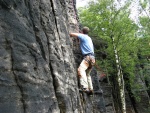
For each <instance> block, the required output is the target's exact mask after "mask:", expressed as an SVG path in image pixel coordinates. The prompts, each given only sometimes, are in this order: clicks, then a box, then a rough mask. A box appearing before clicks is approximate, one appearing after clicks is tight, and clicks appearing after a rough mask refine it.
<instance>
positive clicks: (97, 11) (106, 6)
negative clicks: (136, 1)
mask: <svg viewBox="0 0 150 113" xmlns="http://www.w3.org/2000/svg"><path fill="white" fill-rule="evenodd" d="M129 4H130V3H129V2H125V4H124V5H123V6H118V5H116V2H115V0H97V2H90V3H89V6H88V7H86V8H85V9H83V8H82V9H79V17H80V20H81V23H82V24H83V25H86V26H89V27H90V29H91V30H92V31H91V33H92V34H91V36H93V35H94V36H95V35H96V36H97V37H102V38H104V39H105V40H107V42H108V45H109V46H108V49H107V52H108V53H109V55H108V58H109V59H111V60H107V63H109V62H112V61H113V65H114V64H115V69H114V71H113V73H116V74H115V75H116V78H117V80H116V81H117V82H116V83H115V82H114V83H113V84H114V86H115V90H119V93H118V95H117V96H118V97H119V99H120V100H118V102H120V103H121V104H119V103H118V104H119V105H121V106H120V109H121V111H122V112H123V113H126V105H125V92H124V90H125V87H124V77H123V72H125V70H124V69H123V67H122V66H123V65H124V67H126V66H127V65H129V64H130V63H129V62H126V61H127V60H129V59H130V58H131V57H128V56H129V54H132V53H134V51H133V50H135V49H136V48H134V47H132V46H131V45H134V43H135V41H136V38H135V32H136V31H137V28H138V27H137V25H136V24H135V23H134V22H133V21H132V20H131V19H130V18H129V15H130V10H129ZM124 53H126V54H124ZM124 55H126V56H124ZM133 56H134V57H137V56H136V54H134V55H133ZM124 57H125V58H124ZM110 65H112V64H110ZM125 65H126V66H125ZM133 65H135V64H133ZM112 67H113V66H112ZM133 67H134V66H133ZM132 71H134V69H132ZM113 75H114V74H113ZM116 86H117V87H116Z"/></svg>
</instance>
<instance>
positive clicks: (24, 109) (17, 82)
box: [6, 39, 26, 113]
mask: <svg viewBox="0 0 150 113" xmlns="http://www.w3.org/2000/svg"><path fill="white" fill-rule="evenodd" d="M6 41H7V42H8V45H9V44H10V51H11V53H10V54H11V55H10V56H11V64H12V72H13V74H14V78H15V81H16V84H17V86H18V88H19V90H20V93H21V98H20V100H21V102H22V105H23V111H24V113H26V105H25V100H24V94H23V90H22V87H21V85H20V83H19V78H18V77H17V75H16V74H15V72H14V66H13V63H14V60H13V42H9V41H8V40H7V39H6Z"/></svg>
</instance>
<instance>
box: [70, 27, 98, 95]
mask: <svg viewBox="0 0 150 113" xmlns="http://www.w3.org/2000/svg"><path fill="white" fill-rule="evenodd" d="M88 33H89V28H88V27H83V28H82V30H81V33H70V36H71V37H77V38H78V39H79V42H80V49H81V52H82V55H83V60H82V62H81V63H80V65H79V67H78V76H79V80H80V88H81V90H82V91H83V92H86V93H88V94H93V85H92V80H91V76H90V73H91V70H92V67H93V65H94V64H95V56H94V46H93V42H92V39H91V38H90V37H89V36H88Z"/></svg>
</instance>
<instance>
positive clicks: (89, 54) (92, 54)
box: [83, 53, 94, 57]
mask: <svg viewBox="0 0 150 113" xmlns="http://www.w3.org/2000/svg"><path fill="white" fill-rule="evenodd" d="M85 56H94V53H88V54H85V55H83V57H85Z"/></svg>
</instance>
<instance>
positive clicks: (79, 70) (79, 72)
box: [78, 67, 81, 77]
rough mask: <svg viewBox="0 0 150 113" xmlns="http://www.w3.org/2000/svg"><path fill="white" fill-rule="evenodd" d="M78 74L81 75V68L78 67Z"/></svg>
mask: <svg viewBox="0 0 150 113" xmlns="http://www.w3.org/2000/svg"><path fill="white" fill-rule="evenodd" d="M78 76H79V77H81V68H80V67H79V68H78Z"/></svg>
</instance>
